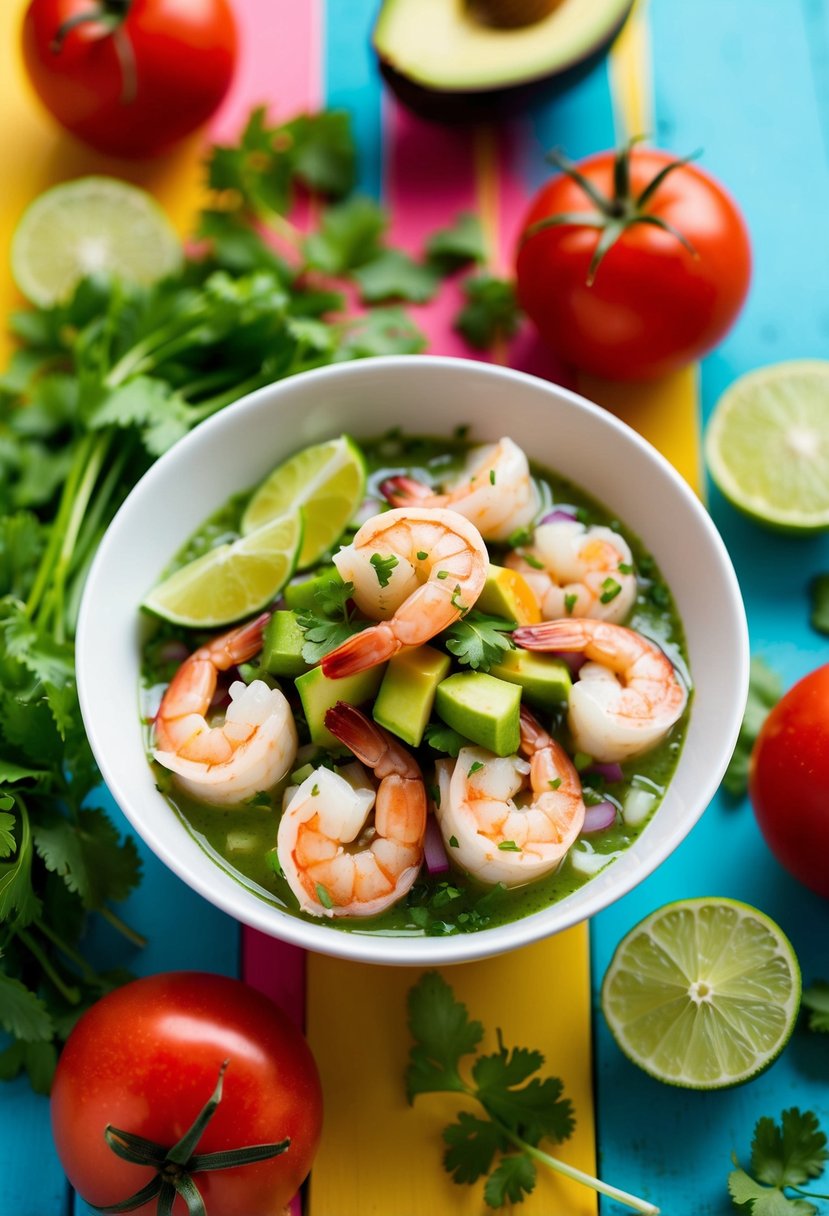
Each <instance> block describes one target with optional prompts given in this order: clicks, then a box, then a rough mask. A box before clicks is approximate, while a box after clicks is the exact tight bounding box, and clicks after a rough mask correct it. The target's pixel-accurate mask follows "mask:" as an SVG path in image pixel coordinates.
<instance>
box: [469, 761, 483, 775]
mask: <svg viewBox="0 0 829 1216" xmlns="http://www.w3.org/2000/svg"><path fill="white" fill-rule="evenodd" d="M483 767H484V766H483V764H481V762H480V760H473V761H472V763H471V764H470V766H469V769H468V771H467V774H466V775H467V777H471V776H472V774H473V773H479V772H480V771H481V769H482V768H483Z"/></svg>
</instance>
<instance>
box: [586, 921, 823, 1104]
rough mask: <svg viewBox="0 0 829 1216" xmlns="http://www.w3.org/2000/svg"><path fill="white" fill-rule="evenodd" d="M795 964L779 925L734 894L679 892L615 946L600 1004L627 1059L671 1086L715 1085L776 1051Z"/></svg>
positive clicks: (743, 1077)
mask: <svg viewBox="0 0 829 1216" xmlns="http://www.w3.org/2000/svg"><path fill="white" fill-rule="evenodd" d="M799 1004H800V968H799V967H798V963H797V958H796V956H795V953H794V950H793V949H792V947H791V945H790V944H789V942H788V940H787V939H786V937H785V936H784V935H783V933H782V931H781V930H780V929H779V928H778V926H777V925H776V924H775V923H774V921H772V920H770V919H769V917H768V916H766V915H765V914H764V913H763V912H758V910H757V909H756V908H751V907H749V906H748V904H743V903H739V902H738V901H737V900H734V899H725V898H722V899H715V898H710V899H707V898H706V899H686V900H679V901H677V902H676V903H670V904H666V905H665V906H664V907H662V908H659V909H657V911H656V912H653V913H652V914H651V915H650V916H647V917H645V919H644V920H643V921H641V922H640V923H639V924H638V925H636V927H635V928H634V929H631V931H630V933H628V934H627V936H626V937H624V938H622V941H621V942H620V943H619V945H618V946H617V948H616V953H615V954H614V956H613V959H612V961H611V963H610V966H609V967H608V969H607V972H606V974H605V977H604V983H603V984H602V1010H603V1011H604V1015H605V1017H606V1019H607V1022H608V1025H609V1026H610V1029H611V1031H612V1032H613V1036H614V1038H615V1039H616V1042H617V1043H618V1044H619V1046H620V1047H621V1049H622V1051H623V1052H624V1053H625V1055H627V1056H628V1057H629V1058H630V1059H631V1060H632V1061H633V1063H634V1064H638V1065H639V1067H640V1068H643V1069H644V1070H645V1072H647V1073H650V1075H651V1076H652V1077H656V1079H657V1080H658V1081H666V1082H668V1083H669V1084H671V1085H683V1086H686V1087H687V1088H689V1089H721V1088H723V1087H725V1086H728V1085H737V1084H738V1083H739V1082H741V1081H747V1080H748V1079H749V1078H750V1077H753V1076H755V1074H756V1073H758V1072H760V1071H761V1070H762V1069H764V1068H766V1067H767V1066H768V1065H769V1064H770V1063H771V1062H772V1060H774V1059H775V1057H776V1056H778V1055H779V1053H780V1052H781V1051H782V1050H783V1048H784V1047H785V1045H786V1043H787V1041H788V1039H789V1036H790V1035H791V1033H792V1030H793V1028H794V1024H795V1020H796V1018H797V1012H798V1007H799Z"/></svg>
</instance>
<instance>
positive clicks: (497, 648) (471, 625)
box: [442, 608, 515, 671]
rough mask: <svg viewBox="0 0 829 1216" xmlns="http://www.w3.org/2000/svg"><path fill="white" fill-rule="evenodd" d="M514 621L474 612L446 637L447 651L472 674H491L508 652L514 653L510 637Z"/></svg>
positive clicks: (444, 637) (456, 625) (468, 613)
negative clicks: (485, 672)
mask: <svg viewBox="0 0 829 1216" xmlns="http://www.w3.org/2000/svg"><path fill="white" fill-rule="evenodd" d="M514 628H515V622H514V621H505V620H504V619H503V618H502V617H498V616H485V615H484V613H482V612H477V611H476V610H475V609H474V608H473V609H472V610H471V611H470V612H467V614H466V616H464V617H463V619H462V620H459V621H456V622H455V624H454V625H452V626H451V627H450V628H449V629H447V630H446V631H445V632H444V633H443V634H442V637H443V642H444V645H445V646H446V649H447V650H448V651H449V652H450V654H453V655H454V656H455V658H456V659H457V660H458V662H459V663H462V664H463V665H464V666H467V667H471V668H472V669H473V670H476V671H477V670H480V671H489V669H490V667H491V666H492V664H493V663H497V662H498V661H499V660H500V659H501V658H502V657H503V655H504V654H506V652H507V651H508V650H514V649H515V643H514V642H513V640H512V638H511V637H510V633H511V632H512V630H513V629H514Z"/></svg>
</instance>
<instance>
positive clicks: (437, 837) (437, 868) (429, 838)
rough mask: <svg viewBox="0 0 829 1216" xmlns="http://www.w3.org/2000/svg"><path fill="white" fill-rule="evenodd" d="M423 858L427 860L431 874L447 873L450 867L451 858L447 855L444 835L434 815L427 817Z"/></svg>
mask: <svg viewBox="0 0 829 1216" xmlns="http://www.w3.org/2000/svg"><path fill="white" fill-rule="evenodd" d="M423 859H424V861H425V862H426V869H427V870H428V871H429V873H430V874H445V873H446V871H447V870H448V869H449V858H448V857H447V856H446V848H445V847H444V844H443V837H442V836H441V834H440V827H439V826H438V821H437V819H436V818H435V816H434V815H429V816H428V817H427V819H426V837H425V839H424V841H423Z"/></svg>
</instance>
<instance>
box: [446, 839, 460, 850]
mask: <svg viewBox="0 0 829 1216" xmlns="http://www.w3.org/2000/svg"><path fill="white" fill-rule="evenodd" d="M449 848H450V849H459V848H460V845H459V844H458V838H457V836H450V837H449Z"/></svg>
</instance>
